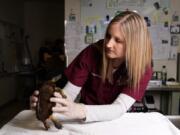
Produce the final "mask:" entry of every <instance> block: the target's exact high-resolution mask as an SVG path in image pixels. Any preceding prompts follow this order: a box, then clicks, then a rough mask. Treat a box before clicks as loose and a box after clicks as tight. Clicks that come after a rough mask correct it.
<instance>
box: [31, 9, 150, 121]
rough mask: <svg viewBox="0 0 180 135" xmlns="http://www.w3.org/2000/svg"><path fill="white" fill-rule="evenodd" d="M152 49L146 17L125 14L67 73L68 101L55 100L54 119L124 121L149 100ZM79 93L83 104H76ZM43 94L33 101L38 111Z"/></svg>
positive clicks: (69, 67) (32, 103) (57, 98)
mask: <svg viewBox="0 0 180 135" xmlns="http://www.w3.org/2000/svg"><path fill="white" fill-rule="evenodd" d="M151 60H152V45H151V40H150V36H149V32H148V29H147V26H146V23H145V21H144V18H143V17H141V16H140V15H138V14H137V13H134V12H131V11H125V12H122V13H120V14H119V15H117V16H116V17H114V19H112V20H111V22H110V23H109V25H108V27H107V30H106V33H105V38H104V40H100V41H98V42H96V43H94V44H92V45H89V46H88V47H87V48H86V49H84V50H83V51H82V52H81V53H80V54H79V55H78V56H77V57H76V58H75V59H74V60H73V62H72V63H71V64H70V65H69V66H68V68H67V69H66V70H65V75H66V77H67V78H68V83H67V84H66V86H65V87H64V92H65V93H66V95H67V96H68V98H67V99H63V98H62V97H61V95H59V94H58V93H54V97H52V98H51V99H50V101H51V102H55V103H56V106H55V107H53V108H52V111H53V112H54V113H53V115H54V117H58V118H59V119H60V120H67V119H77V120H83V121H84V122H93V121H106V120H112V119H115V118H118V117H120V116H121V115H122V114H124V113H125V112H127V111H128V109H129V108H130V107H131V106H132V105H133V104H134V103H135V101H140V100H141V99H142V97H143V95H144V92H145V89H146V86H147V84H148V81H149V80H150V79H151V75H152V68H151ZM79 93H80V95H81V97H80V102H79V103H75V102H73V101H74V99H75V98H76V96H77V95H78V94H79ZM36 95H38V91H35V93H34V95H33V96H31V98H30V101H31V107H35V106H36V102H37V100H38V99H37V98H36Z"/></svg>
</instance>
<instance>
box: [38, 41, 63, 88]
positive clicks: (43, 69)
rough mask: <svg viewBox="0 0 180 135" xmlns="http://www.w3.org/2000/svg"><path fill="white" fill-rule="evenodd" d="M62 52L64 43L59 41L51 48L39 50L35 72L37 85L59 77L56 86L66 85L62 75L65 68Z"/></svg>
mask: <svg viewBox="0 0 180 135" xmlns="http://www.w3.org/2000/svg"><path fill="white" fill-rule="evenodd" d="M64 50H65V49H64V42H63V40H61V39H57V40H56V41H55V43H54V44H52V45H51V46H48V47H46V46H45V47H41V48H40V49H39V63H38V70H37V76H38V85H41V84H42V83H43V82H44V81H47V80H51V79H53V78H54V77H56V76H58V75H60V76H61V77H60V79H59V80H58V81H57V82H56V85H57V86H58V87H60V88H62V87H64V85H65V83H66V78H65V76H64V74H63V71H64V69H65V68H66V56H65V51H64Z"/></svg>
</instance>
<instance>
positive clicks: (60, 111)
mask: <svg viewBox="0 0 180 135" xmlns="http://www.w3.org/2000/svg"><path fill="white" fill-rule="evenodd" d="M50 101H51V102H55V103H56V105H55V107H53V108H52V111H53V117H58V119H60V120H74V119H78V120H83V119H85V118H86V114H85V105H84V104H79V103H75V102H73V101H72V100H69V99H67V98H66V99H65V98H62V96H61V95H60V94H59V93H58V92H55V93H54V97H52V98H51V99H50Z"/></svg>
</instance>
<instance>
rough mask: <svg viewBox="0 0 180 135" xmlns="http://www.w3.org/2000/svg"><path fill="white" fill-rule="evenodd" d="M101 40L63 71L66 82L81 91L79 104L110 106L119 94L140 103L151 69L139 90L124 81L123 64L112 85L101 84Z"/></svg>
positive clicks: (124, 71) (84, 51)
mask: <svg viewBox="0 0 180 135" xmlns="http://www.w3.org/2000/svg"><path fill="white" fill-rule="evenodd" d="M102 45H103V40H100V41H98V42H96V43H94V44H92V45H89V46H88V47H86V48H85V49H84V50H83V51H82V52H81V53H80V54H79V55H78V56H77V57H76V58H75V59H74V60H73V61H72V63H71V64H70V65H69V66H68V67H67V69H65V75H66V77H67V78H68V80H69V81H70V82H71V83H72V84H74V85H76V86H79V87H82V89H81V99H80V102H81V103H84V104H89V105H94V104H95V105H102V104H111V103H112V102H113V101H114V100H115V99H116V98H117V96H118V95H119V94H120V93H124V94H127V95H129V96H131V97H133V98H134V99H136V100H137V101H140V100H141V99H142V97H143V95H144V93H145V90H146V87H147V84H148V82H149V80H150V79H151V76H152V68H151V67H149V68H147V70H146V72H145V74H144V75H143V77H142V79H141V80H140V85H139V90H134V89H132V88H129V87H128V85H127V83H126V81H127V80H128V79H127V70H126V68H125V64H122V65H121V67H120V68H119V69H118V70H116V72H115V73H114V75H113V76H114V82H113V84H111V83H109V82H108V81H105V82H102V79H101V76H100V72H99V70H100V66H101V59H102V53H101V51H100V50H99V49H100V48H102Z"/></svg>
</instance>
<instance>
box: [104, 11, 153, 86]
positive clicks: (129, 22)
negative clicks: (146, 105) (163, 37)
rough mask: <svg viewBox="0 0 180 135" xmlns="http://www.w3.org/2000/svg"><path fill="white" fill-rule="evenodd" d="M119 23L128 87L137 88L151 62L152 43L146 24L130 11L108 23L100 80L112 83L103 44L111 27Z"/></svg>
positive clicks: (141, 18)
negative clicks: (124, 49)
mask: <svg viewBox="0 0 180 135" xmlns="http://www.w3.org/2000/svg"><path fill="white" fill-rule="evenodd" d="M115 23H116V24H117V23H119V25H120V31H121V33H122V36H123V37H124V40H125V42H124V43H125V46H126V52H125V62H126V69H127V73H128V80H129V83H128V85H129V86H130V87H133V88H139V86H138V84H139V81H140V79H141V77H142V75H143V74H144V73H145V71H146V69H147V67H150V66H151V62H152V43H151V39H150V35H149V32H148V28H147V26H146V22H145V20H144V18H143V17H142V16H140V15H139V14H137V13H135V12H132V11H125V12H122V13H120V14H119V15H117V16H115V17H114V18H113V19H112V20H111V22H110V23H109V25H108V27H107V30H106V34H105V38H104V39H105V40H104V45H103V62H102V78H103V81H105V80H106V79H107V80H109V82H112V64H111V62H112V61H111V60H110V59H108V58H107V57H106V54H105V44H107V43H108V39H107V35H108V32H109V29H110V27H111V25H113V24H115Z"/></svg>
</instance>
